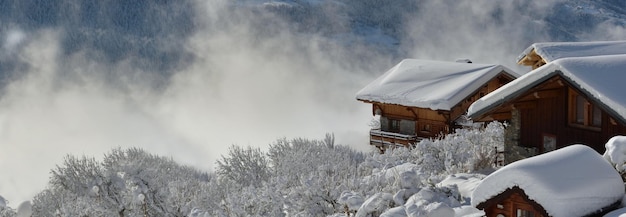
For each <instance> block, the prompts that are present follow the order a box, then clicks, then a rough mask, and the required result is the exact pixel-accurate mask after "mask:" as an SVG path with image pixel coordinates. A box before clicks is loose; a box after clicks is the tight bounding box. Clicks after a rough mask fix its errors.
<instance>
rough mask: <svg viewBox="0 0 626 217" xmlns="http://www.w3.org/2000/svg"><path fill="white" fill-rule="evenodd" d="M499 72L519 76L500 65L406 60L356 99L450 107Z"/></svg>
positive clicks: (423, 106)
mask: <svg viewBox="0 0 626 217" xmlns="http://www.w3.org/2000/svg"><path fill="white" fill-rule="evenodd" d="M500 72H504V73H505V74H507V75H508V76H511V77H512V78H516V77H517V76H518V75H517V74H516V73H515V72H513V71H512V70H510V69H508V68H506V67H504V66H501V65H492V64H476V63H458V62H442V61H433V60H417V59H405V60H402V61H401V62H400V63H398V65H396V66H394V67H393V68H391V69H390V70H389V71H387V72H385V74H383V75H382V76H380V77H378V78H377V79H376V80H374V81H373V82H372V83H370V84H368V85H367V86H365V88H363V89H361V91H359V92H358V93H357V96H356V98H357V99H358V100H363V101H370V102H382V103H389V104H397V105H403V106H413V107H419V108H430V109H433V110H450V109H451V108H452V107H453V106H455V105H457V104H458V103H459V102H461V101H462V100H463V99H465V98H467V97H468V96H470V94H472V93H473V92H474V91H476V90H478V89H479V88H480V87H481V86H483V85H484V84H485V83H487V82H488V81H489V80H491V79H492V78H494V77H496V76H497V75H498V74H500Z"/></svg>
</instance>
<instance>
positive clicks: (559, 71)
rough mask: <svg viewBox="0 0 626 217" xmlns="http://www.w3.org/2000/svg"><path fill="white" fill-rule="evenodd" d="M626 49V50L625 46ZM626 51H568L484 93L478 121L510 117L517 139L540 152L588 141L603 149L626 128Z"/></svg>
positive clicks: (476, 108) (476, 110)
mask: <svg viewBox="0 0 626 217" xmlns="http://www.w3.org/2000/svg"><path fill="white" fill-rule="evenodd" d="M624 51H626V50H624ZM625 83H626V55H623V54H622V55H604V56H588V57H565V58H560V59H556V60H554V61H550V62H549V63H547V64H545V65H543V66H541V67H539V68H537V69H535V70H533V71H531V72H528V73H527V74H525V75H523V76H521V77H519V78H518V79H516V80H514V81H512V82H510V83H508V84H506V85H504V86H502V87H501V88H500V89H498V90H496V91H493V92H492V93H490V94H488V95H486V96H485V97H483V98H481V99H478V100H477V101H476V102H475V103H474V104H472V105H471V106H470V107H469V109H468V116H469V117H470V118H472V119H473V120H474V121H491V120H499V121H510V123H511V124H512V126H518V127H517V131H518V132H516V133H514V134H512V135H515V137H516V138H514V139H513V140H515V141H516V142H517V145H520V146H523V147H531V148H535V150H536V151H537V152H538V153H542V152H547V151H551V150H554V149H557V148H561V147H564V146H567V145H569V144H586V145H589V146H590V147H592V148H594V149H595V150H596V151H598V152H600V153H603V152H604V146H603V144H605V143H606V142H607V141H608V140H609V139H610V138H611V137H613V136H615V135H620V134H621V135H624V134H626V94H624V93H626V85H625Z"/></svg>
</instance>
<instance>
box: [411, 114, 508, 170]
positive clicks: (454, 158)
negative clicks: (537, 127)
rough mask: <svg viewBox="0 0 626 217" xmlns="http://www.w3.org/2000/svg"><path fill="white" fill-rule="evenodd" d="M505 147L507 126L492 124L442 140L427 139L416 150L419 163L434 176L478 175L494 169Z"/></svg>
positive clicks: (459, 130) (456, 132)
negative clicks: (497, 153)
mask: <svg viewBox="0 0 626 217" xmlns="http://www.w3.org/2000/svg"><path fill="white" fill-rule="evenodd" d="M503 146H504V126H503V125H502V124H501V123H499V122H491V123H489V124H488V125H487V126H486V127H485V128H478V129H476V128H472V129H457V130H456V131H455V133H453V134H449V135H446V136H445V137H444V138H441V139H430V140H423V141H422V142H420V143H418V144H417V145H416V147H415V149H414V151H413V152H414V154H415V155H416V156H421V157H418V159H417V163H418V164H419V165H421V166H422V168H423V169H424V170H426V171H430V172H432V173H433V174H438V173H441V171H445V173H446V174H447V175H449V174H454V173H462V172H474V171H479V170H482V169H486V168H491V167H493V163H494V162H495V160H496V156H497V155H496V147H498V148H502V147H503Z"/></svg>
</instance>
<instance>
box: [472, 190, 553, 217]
mask: <svg viewBox="0 0 626 217" xmlns="http://www.w3.org/2000/svg"><path fill="white" fill-rule="evenodd" d="M476 208H478V209H482V210H484V211H485V215H486V216H487V217H499V215H500V216H507V217H515V216H533V217H547V216H548V213H547V212H546V210H545V209H544V208H543V206H541V205H540V204H538V203H537V202H535V201H534V200H531V199H529V198H528V195H526V193H525V192H524V190H522V189H520V188H519V187H517V186H516V187H513V188H509V189H507V190H505V191H504V192H502V193H500V194H498V195H496V196H494V197H493V198H491V199H489V200H487V201H485V202H483V203H480V204H478V206H476Z"/></svg>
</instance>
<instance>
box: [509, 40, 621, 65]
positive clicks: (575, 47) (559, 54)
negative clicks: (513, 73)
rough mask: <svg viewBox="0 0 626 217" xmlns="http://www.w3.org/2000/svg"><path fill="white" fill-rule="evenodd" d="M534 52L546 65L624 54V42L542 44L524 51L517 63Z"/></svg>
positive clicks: (536, 44)
mask: <svg viewBox="0 0 626 217" xmlns="http://www.w3.org/2000/svg"><path fill="white" fill-rule="evenodd" d="M533 50H534V51H535V53H537V54H538V55H539V56H541V57H542V58H543V59H544V60H545V61H546V62H547V63H549V62H552V61H555V60H557V59H561V58H567V57H584V56H600V55H615V54H626V41H594V42H542V43H535V44H532V45H531V46H530V47H528V48H526V50H524V53H522V54H521V55H520V56H519V57H518V59H517V61H518V62H519V61H520V60H521V59H522V58H524V57H525V56H526V55H528V54H529V53H530V52H531V51H533Z"/></svg>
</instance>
